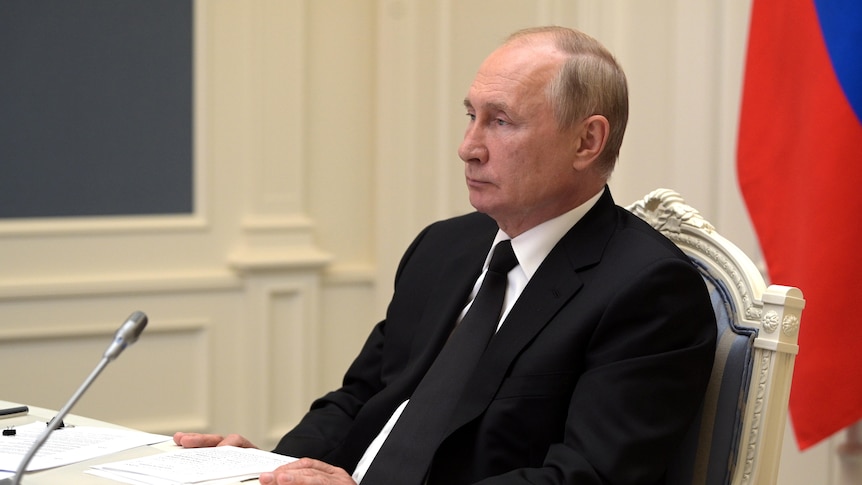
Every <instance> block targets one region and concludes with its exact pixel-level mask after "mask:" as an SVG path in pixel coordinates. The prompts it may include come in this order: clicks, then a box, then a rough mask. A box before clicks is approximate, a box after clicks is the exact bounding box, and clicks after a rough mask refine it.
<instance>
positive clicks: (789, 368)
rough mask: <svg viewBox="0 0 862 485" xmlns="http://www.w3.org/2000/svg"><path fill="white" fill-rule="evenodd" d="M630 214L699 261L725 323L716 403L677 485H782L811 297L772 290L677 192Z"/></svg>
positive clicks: (684, 451) (679, 463)
mask: <svg viewBox="0 0 862 485" xmlns="http://www.w3.org/2000/svg"><path fill="white" fill-rule="evenodd" d="M627 209H628V210H629V211H631V212H633V213H634V214H636V215H638V216H639V217H640V218H641V219H644V220H645V221H647V222H648V223H649V224H650V225H652V226H653V227H654V228H656V229H657V230H659V231H660V232H661V233H662V234H664V235H665V236H667V237H668V238H669V239H671V240H672V241H673V242H674V243H676V245H677V246H679V247H680V249H682V250H683V251H684V252H685V253H686V254H687V255H688V256H689V257H690V258H691V260H692V261H693V262H694V264H695V265H696V266H697V268H698V269H699V270H700V272H701V274H702V276H703V279H704V281H706V284H707V287H708V288H709V290H710V293H711V297H712V304H713V307H714V308H715V312H716V320H717V322H718V341H717V345H716V358H715V364H714V366H713V371H712V376H711V378H710V382H709V387H708V390H707V395H706V399H705V400H704V403H703V406H702V409H701V413H700V417H699V418H698V419H697V420H696V422H695V423H694V424H693V425H692V428H691V429H690V430H689V433H688V436H687V438H686V441H685V443H684V445H683V446H682V447H681V449H680V451H679V453H678V455H677V456H676V457H675V459H674V460H673V462H672V464H671V467H670V469H669V471H668V477H667V483H668V484H669V485H729V484H733V485H743V484H751V485H774V484H775V482H776V480H777V476H778V465H779V460H780V457H781V446H782V441H783V438H784V428H785V424H786V419H787V404H788V399H789V397H790V380H791V377H792V374H793V363H794V361H795V359H796V353H797V351H798V349H799V347H798V346H797V336H798V334H799V322H800V319H801V315H802V309H803V307H804V306H805V300H804V299H803V298H802V292H801V291H800V290H799V289H798V288H794V287H789V286H779V285H769V286H766V284H765V283H764V279H763V277H762V276H761V274H760V271H758V269H757V267H756V266H755V264H754V263H753V262H752V261H751V259H749V258H748V257H747V256H746V255H745V254H744V253H743V252H742V251H741V250H740V249H739V248H737V247H736V246H735V245H734V244H733V243H731V242H730V241H728V240H727V239H725V238H724V237H722V236H721V235H719V234H718V233H717V232H716V231H715V228H714V227H713V226H712V225H711V224H710V223H709V222H707V221H706V220H705V219H704V218H703V217H701V215H700V214H699V213H698V211H697V210H695V209H694V208H692V207H691V206H689V205H687V204H686V203H685V201H684V200H683V199H682V197H680V195H679V194H678V193H676V192H674V191H673V190H669V189H657V190H654V191H653V192H651V193H649V194H648V195H647V196H646V197H644V198H643V200H640V201H638V202H635V203H634V204H632V205H630V206H629V207H627Z"/></svg>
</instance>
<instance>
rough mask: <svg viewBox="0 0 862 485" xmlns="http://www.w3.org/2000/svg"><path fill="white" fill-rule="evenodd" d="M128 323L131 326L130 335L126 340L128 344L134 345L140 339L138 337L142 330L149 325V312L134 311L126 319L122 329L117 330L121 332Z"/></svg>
mask: <svg viewBox="0 0 862 485" xmlns="http://www.w3.org/2000/svg"><path fill="white" fill-rule="evenodd" d="M126 325H128V326H129V335H127V336H126V341H127V342H128V345H132V344H133V343H135V342H137V341H138V337H140V336H141V332H143V331H144V328H145V327H146V326H147V314H146V313H144V312H133V313H132V314H131V315H129V318H127V319H126V322H125V323H124V324H123V326H122V327H120V330H117V333H118V334H119V333H120V332H121V331H122V330H123V328H124V327H125V326H126Z"/></svg>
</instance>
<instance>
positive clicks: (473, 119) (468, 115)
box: [467, 113, 476, 121]
mask: <svg viewBox="0 0 862 485" xmlns="http://www.w3.org/2000/svg"><path fill="white" fill-rule="evenodd" d="M467 118H470V121H476V114H475V113H467Z"/></svg>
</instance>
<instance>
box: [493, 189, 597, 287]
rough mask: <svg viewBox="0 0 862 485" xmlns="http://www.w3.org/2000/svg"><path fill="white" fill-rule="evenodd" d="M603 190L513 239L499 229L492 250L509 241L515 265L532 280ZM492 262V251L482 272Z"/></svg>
mask: <svg viewBox="0 0 862 485" xmlns="http://www.w3.org/2000/svg"><path fill="white" fill-rule="evenodd" d="M605 190H606V189H605V188H602V190H600V191H599V193H597V194H596V195H594V196H593V197H591V198H590V199H589V200H587V201H586V202H584V203H583V204H581V205H579V206H577V207H575V208H574V209H572V210H570V211H568V212H566V213H564V214H561V215H559V216H557V217H555V218H553V219H550V220H547V221H545V222H543V223H541V224H539V225H538V226H536V227H534V228H532V229H530V230H528V231H526V232H524V233H522V234H520V235H519V236H518V237H516V238H514V239H512V238H510V237H509V236H508V235H507V234H506V233H505V232H503V231H502V230H501V229H498V230H497V235H496V237H495V238H494V244H492V245H491V247H492V248H493V247H494V246H496V245H497V243H498V242H500V241H504V240H506V239H512V250H513V251H515V256H517V257H518V264H519V265H520V266H521V269H522V270H523V271H524V274H526V276H527V279H528V280H529V279H530V278H532V277H533V274H535V272H536V270H538V269H539V265H541V264H542V261H544V260H545V257H546V256H547V255H548V254H549V253H550V252H551V249H553V248H554V246H556V245H557V243H558V242H560V239H562V238H563V236H565V235H566V233H567V232H569V229H571V228H572V227H574V226H575V224H577V223H578V221H580V220H581V218H583V217H584V215H585V214H586V213H587V212H589V210H590V209H592V208H593V206H594V205H596V202H598V201H599V198H600V197H601V196H602V194H603V193H604V192H605ZM490 260H491V251H489V252H488V257H487V258H485V266H484V267H485V269H487V268H488V263H489V262H490Z"/></svg>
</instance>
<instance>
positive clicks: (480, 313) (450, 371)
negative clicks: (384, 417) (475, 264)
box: [362, 240, 518, 485]
mask: <svg viewBox="0 0 862 485" xmlns="http://www.w3.org/2000/svg"><path fill="white" fill-rule="evenodd" d="M517 264H518V259H517V258H516V257H515V253H514V252H513V251H512V243H511V241H509V240H506V241H500V242H499V243H498V244H497V246H495V247H494V254H493V255H492V256H491V262H490V264H489V265H488V271H487V272H486V273H485V279H484V280H483V281H482V286H481V287H480V288H479V292H478V293H477V294H476V298H475V299H474V300H473V304H472V305H471V306H470V309H469V310H468V311H467V314H466V315H464V318H463V319H462V320H461V323H460V324H458V326H457V327H456V328H455V330H454V331H453V332H452V335H451V336H450V337H449V340H448V341H447V342H446V345H444V346H443V349H442V350H441V351H440V354H438V355H437V358H436V359H435V360H434V363H433V364H432V365H431V368H430V369H428V372H427V373H426V374H425V376H424V377H423V378H422V381H420V382H419V385H418V386H417V388H416V391H414V392H413V395H412V396H411V397H410V402H409V403H408V404H407V407H406V408H405V409H404V412H403V413H402V414H401V417H399V418H398V421H397V422H396V423H395V427H394V428H393V429H392V432H391V433H390V434H389V436H388V437H387V438H386V441H385V442H384V443H383V447H382V448H381V449H380V452H379V453H378V454H377V456H376V457H375V458H374V461H373V462H372V463H371V466H370V468H369V469H368V472H367V473H366V474H365V476H364V477H363V479H362V484H363V485H420V484H421V483H422V482H423V481H424V479H425V475H426V473H427V472H428V468H429V467H430V465H431V460H432V459H433V457H434V453H435V452H436V450H437V447H438V446H439V445H440V442H441V441H442V439H443V438H444V436H443V434H444V433H445V431H446V427H447V423H448V422H449V418H450V417H451V415H452V411H453V410H454V408H455V404H456V403H457V402H458V400H459V398H460V397H461V393H462V392H463V391H464V387H465V386H466V384H467V380H468V379H469V378H470V376H471V375H472V374H473V369H474V368H475V367H476V364H477V363H478V362H479V358H480V357H481V356H482V352H484V350H485V347H487V346H488V342H489V341H490V340H491V337H492V336H493V335H494V332H495V331H496V329H497V325H498V324H499V321H500V314H501V313H502V308H503V299H504V297H505V295H506V283H507V276H506V275H507V274H508V273H509V271H510V270H511V269H512V268H514V267H515V266H517Z"/></svg>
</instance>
